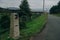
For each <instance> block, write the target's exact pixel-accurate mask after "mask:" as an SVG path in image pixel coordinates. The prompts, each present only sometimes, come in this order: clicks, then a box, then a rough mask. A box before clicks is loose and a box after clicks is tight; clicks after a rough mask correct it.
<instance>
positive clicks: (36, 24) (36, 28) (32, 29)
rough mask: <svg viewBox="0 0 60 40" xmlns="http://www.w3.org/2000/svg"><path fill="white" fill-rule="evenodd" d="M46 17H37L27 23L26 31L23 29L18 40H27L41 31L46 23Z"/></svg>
mask: <svg viewBox="0 0 60 40" xmlns="http://www.w3.org/2000/svg"><path fill="white" fill-rule="evenodd" d="M46 20H47V15H46V14H45V15H42V16H39V17H38V18H36V19H34V20H33V21H32V22H29V23H27V24H26V25H27V27H28V29H23V30H21V31H20V33H21V36H22V37H21V38H20V40H29V38H30V37H31V36H33V35H35V34H37V33H38V32H40V31H41V29H42V28H43V25H44V24H45V23H46Z"/></svg>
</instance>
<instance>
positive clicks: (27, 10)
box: [19, 0, 31, 20]
mask: <svg viewBox="0 0 60 40" xmlns="http://www.w3.org/2000/svg"><path fill="white" fill-rule="evenodd" d="M19 7H20V10H21V13H22V16H27V18H30V19H31V11H30V8H29V4H28V1H27V0H23V1H22V3H21V5H20V6H19ZM30 19H29V20H30Z"/></svg>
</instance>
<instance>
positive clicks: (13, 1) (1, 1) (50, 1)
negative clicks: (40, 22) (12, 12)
mask: <svg viewBox="0 0 60 40" xmlns="http://www.w3.org/2000/svg"><path fill="white" fill-rule="evenodd" d="M58 1H59V0H45V9H50V8H51V7H52V6H53V5H56V4H57V3H58ZM28 2H29V4H30V8H33V9H42V8H43V7H42V6H43V0H28ZM20 3H21V0H0V7H18V6H19V5H20Z"/></svg>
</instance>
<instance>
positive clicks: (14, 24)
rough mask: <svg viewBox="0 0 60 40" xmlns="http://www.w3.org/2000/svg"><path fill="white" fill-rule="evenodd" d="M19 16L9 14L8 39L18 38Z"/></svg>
mask: <svg viewBox="0 0 60 40" xmlns="http://www.w3.org/2000/svg"><path fill="white" fill-rule="evenodd" d="M19 34H20V33H19V16H18V14H17V13H11V17H10V37H11V38H13V39H18V38H19Z"/></svg>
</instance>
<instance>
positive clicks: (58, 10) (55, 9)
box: [50, 1, 60, 14]
mask: <svg viewBox="0 0 60 40" xmlns="http://www.w3.org/2000/svg"><path fill="white" fill-rule="evenodd" d="M56 13H60V1H59V2H58V5H55V6H53V7H52V8H51V9H50V14H56Z"/></svg>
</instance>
